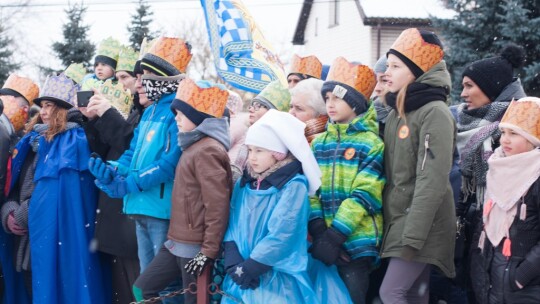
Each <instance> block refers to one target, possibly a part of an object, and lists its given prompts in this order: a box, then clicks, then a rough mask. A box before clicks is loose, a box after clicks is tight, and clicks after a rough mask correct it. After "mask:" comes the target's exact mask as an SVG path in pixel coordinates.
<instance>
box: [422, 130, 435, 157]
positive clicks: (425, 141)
mask: <svg viewBox="0 0 540 304" xmlns="http://www.w3.org/2000/svg"><path fill="white" fill-rule="evenodd" d="M424 146H425V147H426V152H427V153H428V154H429V157H430V158H431V159H434V158H435V155H434V154H433V151H431V149H430V148H429V133H428V134H426V138H425V140H424Z"/></svg>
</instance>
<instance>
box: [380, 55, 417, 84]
mask: <svg viewBox="0 0 540 304" xmlns="http://www.w3.org/2000/svg"><path fill="white" fill-rule="evenodd" d="M386 65H387V69H386V72H385V73H384V76H385V78H386V88H387V89H388V90H389V91H390V92H392V93H396V92H398V91H399V90H401V88H403V87H404V86H405V85H408V84H410V83H413V82H414V80H415V77H414V75H413V73H412V72H411V70H409V68H408V67H407V65H405V63H404V62H403V61H401V59H399V58H398V57H397V56H395V55H394V54H389V55H388V61H387V62H386Z"/></svg>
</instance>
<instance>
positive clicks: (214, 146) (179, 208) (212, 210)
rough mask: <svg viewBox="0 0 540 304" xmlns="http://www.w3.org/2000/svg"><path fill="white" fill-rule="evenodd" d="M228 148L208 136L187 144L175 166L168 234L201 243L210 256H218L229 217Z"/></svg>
mask: <svg viewBox="0 0 540 304" xmlns="http://www.w3.org/2000/svg"><path fill="white" fill-rule="evenodd" d="M207 120H209V119H206V120H205V121H207ZM203 123H204V122H203ZM225 124H226V123H225ZM227 133H228V132H227ZM227 137H228V136H227ZM227 140H228V138H227ZM227 149H228V145H227V147H225V146H224V145H223V143H221V142H220V141H218V140H216V139H214V138H212V137H210V136H205V137H203V138H202V139H200V140H198V141H196V142H194V143H193V144H191V145H190V146H189V147H187V148H186V149H185V150H184V151H183V153H182V157H181V158H180V161H179V162H178V166H177V167H176V175H175V182H174V188H173V195H172V212H171V222H170V226H169V232H168V235H167V238H168V239H169V240H172V241H175V242H180V243H187V244H196V245H199V244H201V245H202V247H201V252H202V253H203V254H204V255H206V256H207V257H210V258H212V259H215V258H217V257H218V253H219V252H220V247H221V241H222V240H223V235H224V234H225V229H226V228H227V221H228V219H229V201H230V197H231V191H232V173H231V167H230V162H229V156H228V155H227Z"/></svg>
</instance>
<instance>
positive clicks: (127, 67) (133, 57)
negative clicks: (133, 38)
mask: <svg viewBox="0 0 540 304" xmlns="http://www.w3.org/2000/svg"><path fill="white" fill-rule="evenodd" d="M135 62H137V53H136V52H135V51H134V50H133V49H132V48H130V47H129V46H123V47H122V48H121V49H120V53H119V54H118V63H117V64H116V70H117V71H128V72H132V73H133V70H134V69H135Z"/></svg>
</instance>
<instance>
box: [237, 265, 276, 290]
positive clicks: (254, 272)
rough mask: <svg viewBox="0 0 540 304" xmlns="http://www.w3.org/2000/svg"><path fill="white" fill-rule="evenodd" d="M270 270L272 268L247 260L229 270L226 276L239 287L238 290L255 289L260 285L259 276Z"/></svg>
mask: <svg viewBox="0 0 540 304" xmlns="http://www.w3.org/2000/svg"><path fill="white" fill-rule="evenodd" d="M270 269H272V266H268V265H265V264H262V263H259V262H257V261H255V260H253V259H251V258H249V259H247V260H246V261H244V262H242V263H240V264H238V265H236V267H231V268H229V269H228V270H227V274H228V275H229V276H231V279H232V280H233V282H235V283H236V284H237V285H239V286H240V289H255V288H257V287H259V285H260V284H261V279H260V277H261V275H263V274H264V273H266V272H268V271H269V270H270Z"/></svg>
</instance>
